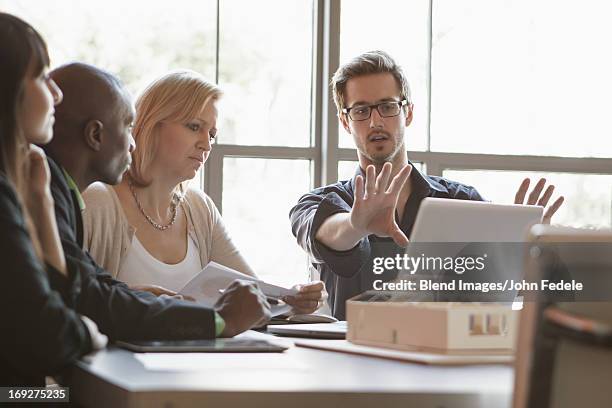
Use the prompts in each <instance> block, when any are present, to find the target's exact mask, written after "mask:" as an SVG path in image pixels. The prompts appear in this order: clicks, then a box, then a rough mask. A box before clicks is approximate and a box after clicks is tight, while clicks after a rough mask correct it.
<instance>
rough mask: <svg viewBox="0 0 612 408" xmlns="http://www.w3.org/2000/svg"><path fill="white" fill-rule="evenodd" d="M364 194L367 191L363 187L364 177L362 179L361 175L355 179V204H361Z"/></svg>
mask: <svg viewBox="0 0 612 408" xmlns="http://www.w3.org/2000/svg"><path fill="white" fill-rule="evenodd" d="M364 192H365V191H364V187H363V177H361V174H360V175H358V176H357V177H355V203H358V202H361V200H363V194H364Z"/></svg>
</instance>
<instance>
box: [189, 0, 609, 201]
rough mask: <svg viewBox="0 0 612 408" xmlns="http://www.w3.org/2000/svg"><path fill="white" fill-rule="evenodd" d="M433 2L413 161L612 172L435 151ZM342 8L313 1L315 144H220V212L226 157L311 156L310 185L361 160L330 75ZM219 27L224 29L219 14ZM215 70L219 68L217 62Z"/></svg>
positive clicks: (602, 167) (552, 159)
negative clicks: (421, 143) (423, 131)
mask: <svg viewBox="0 0 612 408" xmlns="http://www.w3.org/2000/svg"><path fill="white" fill-rule="evenodd" d="M218 1H219V0H218ZM433 7H434V0H429V16H428V17H429V22H428V27H429V37H428V49H429V53H428V62H427V84H426V86H427V96H428V101H427V149H426V150H425V151H411V150H409V151H408V156H409V157H410V159H411V160H413V161H417V162H422V163H424V165H425V166H426V167H425V168H426V169H427V173H428V174H430V175H433V176H442V174H443V172H444V170H447V169H449V170H502V171H503V170H507V171H537V172H553V173H580V174H604V175H612V158H590V157H560V156H520V155H503V154H479V153H451V152H443V151H432V150H431V84H432V77H431V62H432V35H433V32H432V26H433ZM217 9H218V7H217ZM340 13H341V0H313V25H314V26H313V42H312V45H313V47H312V77H311V79H312V82H311V123H310V134H311V141H312V142H311V147H287V146H247V145H235V144H231V145H230V144H221V143H220V144H215V145H214V146H213V149H212V152H211V154H210V156H209V159H208V160H207V162H206V164H205V168H204V172H203V174H202V176H201V179H200V185H201V187H202V189H203V190H204V191H205V192H206V193H207V194H208V195H209V196H210V197H211V198H212V199H213V201H214V202H215V204H216V205H217V207H218V208H219V211H221V212H222V211H223V209H222V201H223V199H222V198H223V160H224V158H225V157H248V158H261V159H307V160H310V161H311V169H312V172H311V180H312V181H311V184H312V187H313V188H316V187H320V186H323V185H327V184H331V183H334V182H336V181H337V178H338V163H339V162H340V161H346V160H353V161H356V160H357V152H356V150H355V149H352V148H341V147H339V146H338V137H339V134H338V129H339V122H338V116H337V112H336V107H335V105H334V102H333V96H332V94H331V90H330V87H329V83H330V80H331V77H332V76H333V74H334V72H335V71H336V69H337V68H338V66H339V59H340ZM217 30H219V20H218V19H217ZM217 41H218V40H217ZM217 49H218V44H217ZM216 69H217V70H218V64H217V68H216Z"/></svg>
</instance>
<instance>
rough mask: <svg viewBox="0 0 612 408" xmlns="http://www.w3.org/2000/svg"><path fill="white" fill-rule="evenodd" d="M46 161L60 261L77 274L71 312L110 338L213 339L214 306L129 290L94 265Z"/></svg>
mask: <svg viewBox="0 0 612 408" xmlns="http://www.w3.org/2000/svg"><path fill="white" fill-rule="evenodd" d="M48 161H49V168H50V171H51V193H52V194H53V199H54V200H55V215H56V218H57V226H58V228H59V234H60V237H61V239H62V246H63V247H64V252H65V255H66V263H67V264H68V265H69V267H71V268H74V269H77V270H78V271H79V273H80V282H81V288H80V289H81V290H80V294H79V296H78V298H77V301H76V310H77V311H78V312H79V313H80V314H83V315H86V316H88V317H89V318H91V319H92V320H93V321H94V322H96V324H97V325H98V328H99V329H100V331H101V332H102V333H104V334H106V335H107V336H109V339H110V340H117V339H121V340H129V339H132V340H134V339H140V340H151V339H160V340H161V339H168V340H169V339H210V338H214V337H215V314H214V310H212V309H210V308H206V307H203V306H201V305H197V304H195V303H192V302H187V301H181V300H175V299H164V298H158V297H156V296H155V295H153V294H151V293H148V292H142V291H136V290H132V289H130V288H129V287H128V286H127V285H126V284H124V283H122V282H120V281H118V280H115V279H114V278H113V277H112V276H111V275H110V274H109V273H108V272H106V271H105V270H104V269H102V268H101V267H99V266H98V265H97V264H96V263H95V261H94V260H93V259H92V257H91V256H90V255H89V253H87V252H86V251H85V250H83V249H82V248H83V245H82V244H83V242H82V241H83V232H82V231H83V229H82V225H83V220H82V217H81V212H80V209H79V207H78V203H77V200H76V197H75V196H74V193H73V192H72V191H71V190H70V188H69V187H68V183H67V181H66V178H65V177H64V173H63V171H62V169H61V168H60V166H59V165H58V163H56V162H55V161H54V160H53V158H52V157H48Z"/></svg>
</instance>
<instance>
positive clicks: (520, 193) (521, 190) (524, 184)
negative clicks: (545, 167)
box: [514, 178, 531, 204]
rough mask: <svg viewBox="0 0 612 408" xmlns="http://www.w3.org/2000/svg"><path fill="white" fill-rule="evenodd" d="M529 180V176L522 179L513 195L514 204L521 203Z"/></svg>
mask: <svg viewBox="0 0 612 408" xmlns="http://www.w3.org/2000/svg"><path fill="white" fill-rule="evenodd" d="M530 182H531V181H530V180H529V178H526V179H525V180H523V182H522V183H521V186H520V187H519V189H518V191H517V192H516V196H514V204H523V201H524V200H525V194H527V189H528V188H529V183H530Z"/></svg>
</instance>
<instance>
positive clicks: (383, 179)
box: [375, 162, 393, 193]
mask: <svg viewBox="0 0 612 408" xmlns="http://www.w3.org/2000/svg"><path fill="white" fill-rule="evenodd" d="M392 168H393V166H392V165H391V163H389V162H387V163H385V164H384V165H383V168H382V170H381V172H380V174H379V175H378V177H376V186H375V188H376V192H377V193H380V192H384V191H385V190H386V189H387V185H388V184H389V177H390V176H391V170H392Z"/></svg>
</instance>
